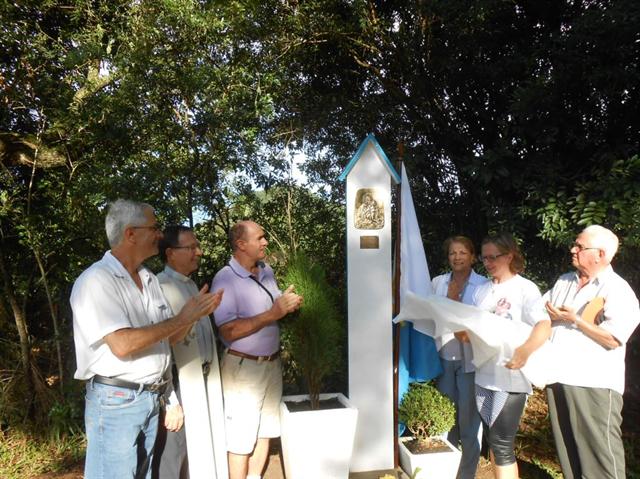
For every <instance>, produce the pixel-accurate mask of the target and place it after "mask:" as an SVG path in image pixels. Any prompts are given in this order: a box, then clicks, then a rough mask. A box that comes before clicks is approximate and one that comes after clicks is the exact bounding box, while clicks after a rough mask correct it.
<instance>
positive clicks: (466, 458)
mask: <svg viewBox="0 0 640 479" xmlns="http://www.w3.org/2000/svg"><path fill="white" fill-rule="evenodd" d="M441 363H442V369H443V373H442V375H440V376H438V379H437V381H436V386H437V388H438V390H439V391H440V392H441V393H442V394H444V395H445V396H447V397H448V398H449V399H451V401H453V403H454V404H455V405H456V424H455V425H454V426H453V429H451V431H449V434H448V435H447V439H448V440H449V442H450V443H451V444H453V445H454V446H455V447H459V444H460V445H462V459H461V460H460V467H459V468H458V476H457V477H458V479H472V478H474V477H475V475H476V468H477V467H478V460H479V459H480V446H481V444H482V428H481V427H480V424H481V421H480V414H478V407H477V406H476V393H475V391H476V385H475V373H466V372H464V363H463V361H447V360H445V359H442V360H441Z"/></svg>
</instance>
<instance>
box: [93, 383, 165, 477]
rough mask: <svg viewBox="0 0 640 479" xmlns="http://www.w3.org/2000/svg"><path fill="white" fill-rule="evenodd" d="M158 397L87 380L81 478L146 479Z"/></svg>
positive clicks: (149, 471)
mask: <svg viewBox="0 0 640 479" xmlns="http://www.w3.org/2000/svg"><path fill="white" fill-rule="evenodd" d="M158 413H159V395H158V394H157V393H151V392H148V391H140V392H138V391H136V390H133V389H126V388H120V387H116V386H107V385H105V384H98V383H94V382H93V381H88V382H87V385H86V396H85V411H84V422H85V428H86V431H87V457H86V461H85V468H84V477H85V479H116V478H118V479H128V478H135V479H142V478H150V477H151V470H150V467H149V466H150V464H151V459H152V456H153V444H154V442H155V440H156V434H157V432H158Z"/></svg>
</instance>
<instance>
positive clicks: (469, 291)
mask: <svg viewBox="0 0 640 479" xmlns="http://www.w3.org/2000/svg"><path fill="white" fill-rule="evenodd" d="M450 281H451V273H446V274H441V275H440V276H436V277H435V278H433V280H432V281H431V286H432V287H433V294H435V295H436V296H445V297H446V296H447V292H448V290H449V282H450ZM486 281H487V278H485V277H484V276H482V275H479V274H478V273H476V272H475V271H473V270H471V274H470V275H469V279H468V280H467V285H466V287H465V288H464V291H463V294H462V298H461V299H462V302H463V303H464V304H472V303H473V295H474V293H475V290H476V288H477V287H478V286H480V285H481V284H483V283H485V282H486ZM435 340H436V348H438V352H439V353H440V357H441V358H442V359H446V360H447V361H457V360H461V361H463V362H464V371H465V372H467V373H470V372H473V371H475V367H474V365H473V363H472V359H473V350H472V349H471V344H470V343H461V342H460V341H458V340H457V339H456V338H455V336H454V335H453V333H449V334H445V335H444V336H439V337H437V338H435Z"/></svg>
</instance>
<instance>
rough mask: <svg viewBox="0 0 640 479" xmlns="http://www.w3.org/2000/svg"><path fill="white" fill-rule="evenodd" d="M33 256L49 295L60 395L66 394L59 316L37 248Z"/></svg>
mask: <svg viewBox="0 0 640 479" xmlns="http://www.w3.org/2000/svg"><path fill="white" fill-rule="evenodd" d="M32 250H33V256H34V257H35V259H36V262H37V263H38V269H39V270H40V276H41V277H42V284H43V285H44V291H45V293H46V295H47V302H48V304H49V312H50V314H51V321H52V322H53V334H54V341H55V344H56V356H57V359H58V375H59V376H60V393H63V392H64V367H63V365H62V347H61V345H60V328H59V326H58V316H57V314H56V308H55V305H54V304H53V298H52V297H51V290H50V289H49V281H48V280H47V273H46V271H45V269H44V264H42V260H41V258H40V253H39V252H38V250H36V249H35V248H32Z"/></svg>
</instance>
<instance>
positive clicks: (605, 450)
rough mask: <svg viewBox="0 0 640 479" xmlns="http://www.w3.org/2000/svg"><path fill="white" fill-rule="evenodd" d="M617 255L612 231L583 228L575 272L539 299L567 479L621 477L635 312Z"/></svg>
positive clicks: (554, 421)
mask: <svg viewBox="0 0 640 479" xmlns="http://www.w3.org/2000/svg"><path fill="white" fill-rule="evenodd" d="M617 250H618V238H617V237H616V235H615V234H614V233H613V232H611V231H609V230H608V229H606V228H603V227H602V226H598V225H593V226H589V227H588V228H585V229H584V230H583V231H582V232H581V233H580V234H579V235H578V237H577V238H576V240H575V242H574V243H573V246H572V247H571V257H572V262H573V266H574V267H575V268H576V271H575V272H572V273H567V274H564V275H562V276H560V278H559V279H558V281H557V282H556V284H555V285H554V286H553V288H552V289H551V290H550V291H548V292H547V293H546V295H545V299H546V300H547V303H546V305H547V311H548V312H549V316H550V317H551V320H552V333H551V341H552V343H553V346H554V350H555V351H556V352H557V354H558V355H559V356H558V357H559V358H560V361H559V362H558V364H557V369H558V371H557V374H558V377H559V380H558V382H557V383H555V384H551V385H550V386H548V387H547V399H548V401H549V414H550V417H551V426H552V429H553V435H554V438H555V442H556V449H557V451H558V456H559V459H560V465H561V466H562V473H563V474H564V477H565V479H573V478H593V479H604V478H616V479H624V477H625V460H624V447H623V444H622V433H621V430H620V425H621V423H622V394H623V393H624V374H625V363H624V359H625V352H626V342H627V340H628V339H629V337H630V336H631V334H632V333H633V331H634V330H635V328H636V326H637V325H638V323H640V309H639V308H638V299H637V298H636V295H635V294H634V292H633V290H632V289H631V287H630V286H629V284H628V283H627V282H626V281H625V280H624V279H622V278H621V277H620V276H618V275H617V274H616V273H615V272H614V271H613V269H612V268H611V265H610V263H611V260H612V259H613V256H614V255H615V254H616V251H617ZM603 303H604V304H603ZM594 313H595V314H594Z"/></svg>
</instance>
